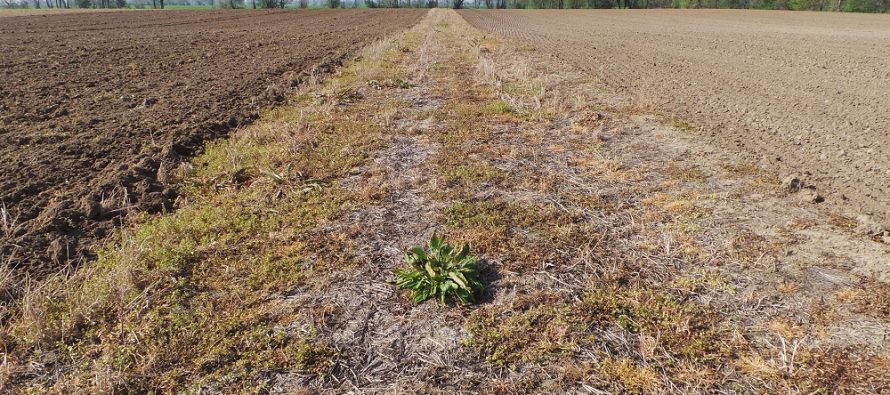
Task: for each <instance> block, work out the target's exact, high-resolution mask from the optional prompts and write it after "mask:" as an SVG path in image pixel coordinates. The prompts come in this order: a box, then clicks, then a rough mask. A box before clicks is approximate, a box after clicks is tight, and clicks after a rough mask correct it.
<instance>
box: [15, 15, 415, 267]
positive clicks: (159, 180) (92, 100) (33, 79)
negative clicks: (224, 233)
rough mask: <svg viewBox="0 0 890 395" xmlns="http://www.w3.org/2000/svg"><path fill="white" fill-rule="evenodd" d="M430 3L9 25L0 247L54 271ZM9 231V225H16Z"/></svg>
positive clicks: (21, 261)
mask: <svg viewBox="0 0 890 395" xmlns="http://www.w3.org/2000/svg"><path fill="white" fill-rule="evenodd" d="M422 14H423V11H422V10H399V11H374V10H362V11H358V10H349V11H344V10H311V11H305V12H304V11H299V12H290V11H257V12H239V11H212V12H206V11H205V12H189V11H185V12H179V11H174V12H103V13H76V14H64V15H63V14H57V15H43V16H33V17H9V18H4V19H3V22H2V24H0V50H3V51H4V53H5V55H4V56H3V57H2V58H0V68H2V69H3V70H4V72H3V74H2V75H0V86H3V87H4V88H3V89H2V90H0V113H2V115H0V142H2V144H0V158H2V159H3V160H2V161H0V202H2V205H3V208H4V210H5V212H4V214H5V217H4V218H5V219H6V220H8V221H7V222H8V223H9V225H8V226H4V233H3V238H2V239H0V256H2V257H3V260H4V261H5V262H6V261H8V263H10V264H11V265H13V266H15V267H22V268H21V269H19V270H20V271H22V272H28V273H31V274H40V275H43V274H46V273H51V272H53V271H55V270H57V269H59V268H61V267H64V264H65V263H67V262H69V261H77V260H79V259H80V258H81V257H82V256H94V255H93V254H94V251H93V249H94V248H95V247H96V246H98V245H99V244H98V243H101V242H102V240H104V237H105V236H106V235H107V234H109V232H110V231H112V230H113V229H115V228H117V227H118V226H119V225H120V217H121V216H122V215H123V214H125V213H127V212H130V211H148V212H156V211H159V210H167V209H170V208H171V207H172V205H173V203H172V201H171V200H172V199H173V198H174V197H175V191H174V190H173V189H172V188H171V187H172V185H171V184H170V183H169V182H170V179H171V177H172V173H173V172H174V168H175V167H176V165H177V164H178V163H179V162H181V161H182V160H183V159H186V158H188V157H190V156H191V155H192V154H193V153H194V151H195V150H197V149H198V148H200V147H201V146H202V145H203V144H204V142H205V141H207V140H209V139H213V138H218V137H221V136H223V135H225V133H226V132H227V131H228V130H229V129H231V128H233V127H238V126H240V125H244V124H246V123H247V122H250V121H251V120H253V119H255V118H256V117H257V116H258V111H259V110H260V109H262V108H263V107H264V106H269V105H273V104H281V103H282V101H283V100H284V99H285V96H286V95H287V94H288V92H290V91H291V89H292V88H293V87H294V86H296V85H297V84H298V83H300V82H305V80H306V79H307V78H308V77H311V76H312V75H313V74H314V73H323V72H324V71H325V70H326V69H327V68H328V67H330V66H331V65H332V64H334V63H336V62H338V61H339V60H340V59H342V58H343V57H345V56H347V54H349V53H351V52H354V51H356V50H357V49H359V48H361V47H362V46H364V45H367V44H368V43H370V42H373V41H375V40H378V39H380V38H381V37H383V36H386V35H388V34H391V33H394V32H397V31H399V30H401V29H404V28H406V27H408V26H411V25H412V24H414V23H415V22H417V20H418V19H419V18H420V16H421V15H422ZM7 228H8V229H7Z"/></svg>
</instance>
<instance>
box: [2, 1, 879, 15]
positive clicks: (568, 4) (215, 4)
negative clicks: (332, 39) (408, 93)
mask: <svg viewBox="0 0 890 395" xmlns="http://www.w3.org/2000/svg"><path fill="white" fill-rule="evenodd" d="M165 3H166V4H165ZM165 6H166V7H169V8H405V7H425V8H433V7H449V8H529V9H532V8H537V9H551V8H552V9H577V8H741V9H763V10H806V11H845V12H876V13H881V12H890V0H167V1H166V2H165V1H164V0H0V7H4V8H165Z"/></svg>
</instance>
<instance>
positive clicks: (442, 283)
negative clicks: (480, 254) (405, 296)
mask: <svg viewBox="0 0 890 395" xmlns="http://www.w3.org/2000/svg"><path fill="white" fill-rule="evenodd" d="M428 247H429V251H425V250H424V249H423V248H422V247H414V248H411V249H410V250H408V251H407V252H405V262H407V263H408V265H410V266H411V268H410V269H405V270H397V271H396V273H395V274H396V285H398V286H399V288H403V289H408V290H410V291H411V299H412V300H414V302H415V303H420V302H423V301H425V300H427V299H429V298H434V299H438V300H439V301H440V302H442V303H445V302H446V301H447V300H457V301H459V302H460V303H462V304H467V303H470V302H472V301H474V300H475V298H476V296H477V295H478V294H479V293H480V292H481V291H482V289H483V286H482V282H481V280H480V279H479V266H478V263H477V260H476V258H475V257H473V256H471V255H470V246H469V244H464V245H463V247H461V248H460V249H459V250H458V249H456V248H455V247H454V246H452V245H451V244H449V243H446V242H445V238H444V237H441V236H436V235H433V237H432V239H430V241H429V244H428Z"/></svg>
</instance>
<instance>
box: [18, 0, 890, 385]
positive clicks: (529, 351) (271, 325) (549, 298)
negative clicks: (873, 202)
mask: <svg viewBox="0 0 890 395" xmlns="http://www.w3.org/2000/svg"><path fill="white" fill-rule="evenodd" d="M535 56H536V55H533V54H530V53H528V52H523V51H520V50H518V49H516V48H514V47H512V46H511V44H510V43H508V42H501V41H497V40H494V39H491V38H489V37H485V36H482V35H481V34H480V33H478V32H476V31H475V30H473V29H472V28H470V27H469V26H468V25H467V24H466V22H464V21H463V20H462V19H461V18H460V17H459V16H458V15H457V14H456V13H454V12H451V11H448V10H434V11H433V12H431V13H430V14H429V15H428V17H427V18H426V19H425V20H424V21H422V22H421V23H420V24H419V25H417V26H416V27H414V28H413V29H411V30H409V31H407V32H405V33H403V34H401V35H399V36H397V37H394V38H393V39H391V40H387V41H386V42H383V43H380V44H377V45H374V46H372V47H370V48H368V49H367V50H366V51H365V52H364V53H363V56H362V57H361V58H360V59H359V60H357V61H356V62H354V63H352V64H349V65H347V66H346V67H344V68H343V69H342V70H340V71H339V72H338V73H337V74H336V76H335V77H334V78H332V79H330V80H328V81H326V82H324V83H320V84H317V85H313V86H309V87H306V88H305V90H304V91H303V92H301V94H300V95H298V96H296V97H294V98H293V99H292V100H291V101H290V103H289V104H288V105H286V106H282V107H280V108H277V109H275V110H271V111H269V112H267V113H266V114H264V115H263V116H262V119H261V121H260V122H258V123H257V124H255V125H253V126H251V127H248V128H245V129H243V130H241V131H240V132H239V133H237V134H236V135H235V136H233V137H232V138H231V139H229V140H226V141H219V142H215V143H212V144H209V145H208V146H207V148H206V150H205V153H204V154H203V155H201V156H199V157H197V158H195V159H194V160H193V161H191V162H190V163H189V164H187V165H184V166H182V167H181V168H180V169H178V171H177V174H178V176H177V177H178V178H179V179H180V180H181V182H182V183H183V184H184V185H185V186H186V187H185V193H184V194H183V197H182V198H181V200H180V202H179V209H178V210H177V211H175V212H174V213H171V214H166V215H158V216H145V217H143V218H141V219H140V221H139V224H138V225H136V226H134V227H132V228H129V229H126V230H123V231H121V232H120V233H119V234H118V235H117V236H116V239H115V242H114V243H112V244H111V245H109V247H108V248H107V249H106V250H104V251H103V252H102V253H101V254H100V258H99V259H98V260H97V261H96V262H93V263H91V264H89V265H86V266H84V267H83V268H82V269H80V270H78V271H76V272H74V273H72V274H70V275H68V276H64V277H62V276H60V277H58V278H53V279H50V280H48V281H46V282H42V283H39V284H30V285H28V286H27V287H26V290H25V291H24V294H23V295H24V296H23V298H22V299H21V300H22V302H21V303H20V304H19V305H18V306H17V307H16V309H17V310H16V311H14V312H13V313H12V314H13V315H12V318H11V319H10V321H9V322H10V325H9V326H8V327H4V328H8V330H7V329H4V332H0V342H2V343H0V346H2V349H3V350H6V351H5V352H6V353H7V354H6V359H5V360H4V361H5V362H4V365H3V370H2V371H0V372H2V373H0V374H3V376H2V377H3V380H4V381H2V382H0V385H5V386H6V388H11V389H13V391H15V392H23V393H28V392H31V393H52V392H55V393H69V392H75V391H83V392H148V391H154V390H159V391H162V392H180V391H186V392H226V393H236V392H237V393H241V392H247V393H267V392H272V393H294V392H302V391H308V392H324V391H329V392H345V391H353V392H397V391H403V392H416V393H433V392H445V393H452V392H469V391H474V392H484V393H532V392H534V393H546V392H554V393H555V392H561V393H563V392H589V393H639V394H649V393H712V392H736V393H738V392H742V393H759V392H767V393H836V392H839V393H844V392H849V393H854V392H858V393H874V392H879V391H881V390H882V389H883V388H885V387H886V386H887V385H888V383H890V377H887V373H886V372H887V371H888V370H887V368H888V367H890V366H888V362H890V361H888V359H887V355H886V352H885V351H884V349H883V348H882V344H883V340H882V339H883V337H882V336H883V334H884V333H886V328H887V319H888V317H887V311H886V310H887V306H888V303H887V300H890V298H887V297H884V296H885V294H888V293H887V292H885V291H886V288H887V287H884V286H883V285H880V283H870V282H868V281H867V280H865V278H866V277H865V276H858V275H853V274H851V273H850V270H849V269H846V270H844V269H843V268H842V267H840V266H838V267H831V268H829V267H828V264H827V263H825V264H823V265H822V266H820V267H817V268H814V267H812V265H809V266H808V265H807V264H806V263H801V262H799V261H794V260H790V259H796V258H798V257H805V258H810V257H811V255H807V254H808V253H807V252H806V251H800V246H804V245H807V244H805V243H806V241H807V240H809V239H808V238H813V237H817V236H819V235H821V233H818V232H822V231H824V232H829V231H830V232H834V231H835V230H837V229H839V228H843V227H842V226H841V225H843V224H845V223H846V222H844V221H842V220H841V219H838V218H833V219H832V218H827V217H826V218H822V217H820V216H819V215H820V214H819V213H814V212H811V211H806V207H804V208H801V207H800V206H793V205H788V207H785V208H782V209H776V208H775V207H777V206H778V205H777V204H776V203H775V202H777V201H778V202H785V200H782V199H787V198H788V197H787V196H785V194H784V193H783V192H782V191H781V188H780V187H779V184H778V183H776V182H773V181H772V178H770V175H769V174H768V173H766V172H762V171H761V170H759V169H758V168H756V167H753V166H750V165H745V164H744V163H737V162H734V161H729V160H727V159H726V158H727V157H725V156H721V155H720V154H719V152H716V151H712V152H711V156H709V157H708V158H711V159H707V158H701V157H697V158H690V154H689V152H690V150H692V149H696V150H703V149H706V148H708V147H705V146H700V145H694V143H695V142H689V141H688V140H684V139H683V138H678V137H677V136H675V135H669V136H670V137H671V138H670V139H665V138H663V136H664V135H662V134H661V133H675V132H674V131H672V130H668V128H667V126H666V125H664V124H663V123H662V122H658V121H657V119H655V118H654V117H652V118H645V117H641V116H639V115H638V114H635V113H628V112H611V111H608V109H609V108H611V107H609V106H608V105H606V104H603V103H602V100H601V98H600V97H599V96H598V94H597V91H596V88H595V84H593V83H592V82H591V81H590V80H588V79H586V78H585V76H584V75H583V74H579V73H577V72H576V71H573V70H574V69H571V68H568V67H567V66H565V65H562V64H561V63H559V62H552V61H551V62H550V63H548V62H545V61H543V60H542V59H540V58H537V57H535ZM472 70H475V72H468V71H472ZM372 81H375V82H372ZM381 81H402V82H405V84H401V83H383V82H381ZM665 141H674V143H673V145H672V144H667V143H665ZM767 203H769V204H767ZM740 212H741V213H745V215H744V217H747V218H748V219H747V220H746V219H745V218H741V219H740V218H739V215H738V213H740ZM767 216H769V218H777V220H776V221H775V222H767V220H766V219H762V218H766V217H767ZM752 218H754V219H752ZM814 218H815V219H820V220H818V221H817V220H814ZM755 219H756V220H755ZM791 219H795V220H797V221H791ZM804 222H807V223H809V222H812V223H814V224H816V225H812V226H806V227H802V226H798V225H799V224H800V223H804ZM820 224H827V225H826V226H828V227H829V228H827V229H829V230H826V228H823V227H822V226H823V225H820ZM831 224H836V225H831ZM838 224H839V225H838ZM848 231H849V229H848ZM807 232H810V233H807ZM813 232H816V233H813ZM436 233H438V234H446V235H448V238H449V240H452V242H453V244H454V245H463V243H468V244H469V245H470V246H471V248H472V254H473V256H474V257H476V258H478V269H479V280H480V282H481V283H482V284H484V287H485V288H484V290H482V292H480V294H479V295H478V296H479V297H478V299H476V300H475V302H476V303H475V304H469V305H460V304H452V305H448V304H438V303H432V302H426V303H419V304H415V303H413V302H412V301H411V300H409V298H408V296H409V293H408V291H403V290H400V289H398V287H396V284H395V280H396V277H395V276H394V275H393V272H394V271H395V270H397V269H402V268H405V266H404V253H405V249H406V248H408V247H410V246H414V245H422V244H424V243H427V242H428V241H429V240H430V237H431V236H432V235H433V234H436ZM825 234H829V233H825ZM830 234H834V233H830ZM819 237H821V236H819ZM844 237H846V236H844ZM854 246H855V245H854ZM848 247H849V246H848ZM788 251H793V253H792V254H788ZM851 251H859V250H849V249H843V248H837V249H835V251H834V252H835V253H836V254H838V256H841V254H849V253H851ZM869 251H871V250H869ZM879 256H880V255H879ZM789 257H790V258H789ZM826 261H827V260H826ZM823 266H824V267H823ZM816 269H819V270H821V271H815V270H816ZM829 269H830V270H829ZM2 278H3V277H2V272H0V280H2ZM2 284H3V283H2V282H0V286H2ZM2 290H3V288H2V287H0V291H2ZM872 290H874V291H872ZM872 292H874V294H872ZM826 298H828V299H827V300H826ZM857 324H862V325H864V326H863V327H861V328H859V329H856V328H852V329H851V328H850V327H851V326H855V325H857ZM866 329H867V330H866Z"/></svg>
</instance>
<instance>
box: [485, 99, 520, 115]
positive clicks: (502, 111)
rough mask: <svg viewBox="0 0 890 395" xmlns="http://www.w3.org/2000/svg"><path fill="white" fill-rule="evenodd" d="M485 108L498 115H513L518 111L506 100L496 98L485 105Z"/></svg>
mask: <svg viewBox="0 0 890 395" xmlns="http://www.w3.org/2000/svg"><path fill="white" fill-rule="evenodd" d="M485 110H486V111H488V112H490V113H492V114H497V115H512V114H515V113H516V109H514V108H513V106H511V105H510V103H507V102H506V101H504V100H495V101H494V102H493V103H491V104H489V105H487V106H485Z"/></svg>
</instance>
